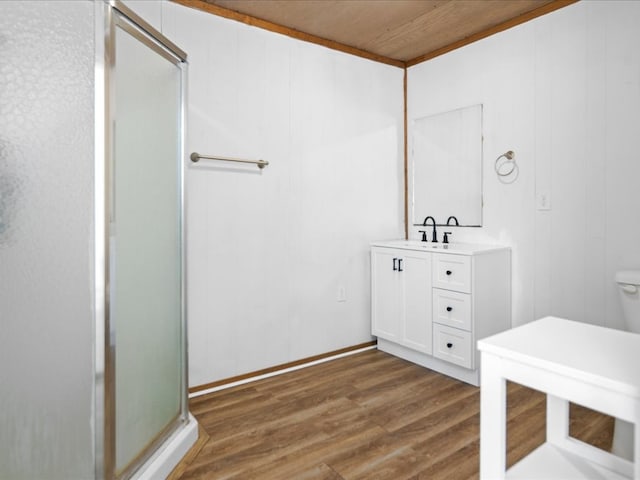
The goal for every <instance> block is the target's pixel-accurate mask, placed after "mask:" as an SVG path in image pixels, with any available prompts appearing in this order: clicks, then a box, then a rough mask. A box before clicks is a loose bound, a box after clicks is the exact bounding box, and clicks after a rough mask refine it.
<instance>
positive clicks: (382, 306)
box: [371, 248, 402, 342]
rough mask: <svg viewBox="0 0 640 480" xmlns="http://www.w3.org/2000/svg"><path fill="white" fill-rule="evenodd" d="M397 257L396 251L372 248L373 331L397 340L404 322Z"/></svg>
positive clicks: (382, 336)
mask: <svg viewBox="0 0 640 480" xmlns="http://www.w3.org/2000/svg"><path fill="white" fill-rule="evenodd" d="M398 258H399V254H398V252H397V250H393V249H389V248H372V249H371V334H372V335H375V336H377V337H381V338H385V339H387V340H393V341H395V342H398V341H400V332H401V328H400V327H401V321H402V319H401V315H402V309H401V306H400V300H401V295H400V286H401V284H400V273H401V272H399V271H398V269H397V267H398V263H399V262H398ZM394 268H395V270H394Z"/></svg>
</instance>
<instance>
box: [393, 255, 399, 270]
mask: <svg viewBox="0 0 640 480" xmlns="http://www.w3.org/2000/svg"><path fill="white" fill-rule="evenodd" d="M397 261H398V259H397V258H394V259H393V271H394V272H395V271H396V270H398V267H396V262H397Z"/></svg>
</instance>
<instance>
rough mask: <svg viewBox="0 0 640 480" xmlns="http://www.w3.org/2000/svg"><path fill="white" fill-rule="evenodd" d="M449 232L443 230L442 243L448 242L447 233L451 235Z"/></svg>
mask: <svg viewBox="0 0 640 480" xmlns="http://www.w3.org/2000/svg"><path fill="white" fill-rule="evenodd" d="M451 234H452V233H451V232H444V238H443V239H442V243H449V235H451Z"/></svg>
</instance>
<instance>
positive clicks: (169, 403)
mask: <svg viewBox="0 0 640 480" xmlns="http://www.w3.org/2000/svg"><path fill="white" fill-rule="evenodd" d="M112 38H113V42H114V43H113V44H112V51H111V56H112V66H111V75H110V77H109V78H110V82H111V83H112V85H110V88H111V89H112V90H111V92H112V96H113V98H112V101H111V108H113V110H114V111H113V112H112V113H111V115H112V127H111V128H112V129H113V130H112V133H111V138H112V149H113V152H112V161H111V172H110V178H111V182H110V184H111V185H110V198H111V200H110V225H109V239H110V240H109V241H110V248H109V264H110V272H109V285H110V287H109V294H110V295H109V297H110V298H109V307H110V315H109V319H110V327H109V330H110V336H111V342H112V346H111V352H112V355H113V357H114V358H112V360H111V364H112V365H115V376H114V379H113V382H114V383H115V468H114V473H115V474H116V476H119V475H120V474H121V473H122V472H123V471H127V470H131V466H132V465H135V464H139V463H140V459H141V458H144V456H145V452H147V453H148V452H149V450H150V447H152V446H153V444H154V443H157V442H158V440H159V439H162V437H164V436H166V435H167V434H168V433H169V432H170V431H171V430H172V429H175V428H176V427H177V426H178V424H179V423H180V421H181V419H182V415H183V408H184V405H183V404H184V395H183V393H184V378H183V375H184V368H183V366H184V365H183V358H184V357H183V355H184V350H183V348H184V347H183V329H182V311H183V309H182V234H181V231H182V226H181V222H182V214H181V212H182V187H181V185H182V174H181V172H182V81H183V76H182V69H181V66H180V62H179V61H177V60H176V59H174V58H173V57H172V55H171V54H169V53H167V52H166V51H165V50H164V49H163V48H162V47H160V46H159V45H158V44H157V43H155V42H154V41H153V40H151V39H150V38H149V37H147V35H146V34H145V33H143V32H142V31H141V30H139V29H137V28H136V27H135V26H133V25H132V24H130V23H129V22H128V21H126V20H125V19H124V18H121V17H119V16H117V17H116V21H115V24H114V29H112ZM112 442H113V440H112ZM112 448H114V447H113V443H112ZM112 455H113V454H112Z"/></svg>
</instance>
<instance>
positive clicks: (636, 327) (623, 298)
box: [611, 270, 640, 460]
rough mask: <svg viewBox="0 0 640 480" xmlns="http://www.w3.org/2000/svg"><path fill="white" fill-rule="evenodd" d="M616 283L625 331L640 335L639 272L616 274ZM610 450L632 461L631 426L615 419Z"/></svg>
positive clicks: (627, 271)
mask: <svg viewBox="0 0 640 480" xmlns="http://www.w3.org/2000/svg"><path fill="white" fill-rule="evenodd" d="M616 283H617V284H618V292H619V295H620V302H621V303H622V312H623V314H624V320H625V325H626V327H627V330H629V331H630V332H634V333H640V270H624V271H621V272H618V273H616ZM611 450H612V452H613V453H615V454H616V455H618V456H620V457H623V458H626V459H627V460H632V459H633V425H631V424H630V423H628V422H625V421H623V420H618V419H616V423H615V428H614V431H613V447H612V449H611Z"/></svg>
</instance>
